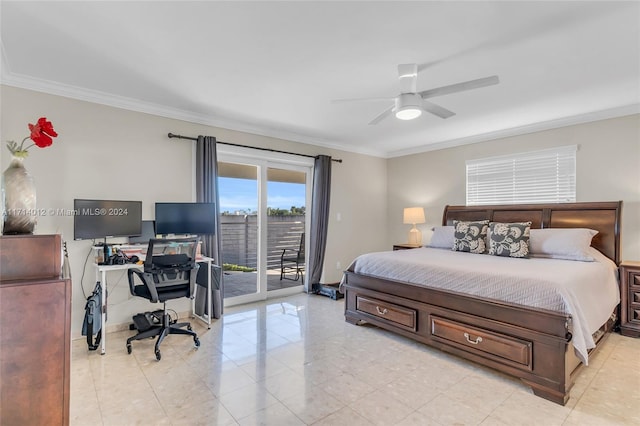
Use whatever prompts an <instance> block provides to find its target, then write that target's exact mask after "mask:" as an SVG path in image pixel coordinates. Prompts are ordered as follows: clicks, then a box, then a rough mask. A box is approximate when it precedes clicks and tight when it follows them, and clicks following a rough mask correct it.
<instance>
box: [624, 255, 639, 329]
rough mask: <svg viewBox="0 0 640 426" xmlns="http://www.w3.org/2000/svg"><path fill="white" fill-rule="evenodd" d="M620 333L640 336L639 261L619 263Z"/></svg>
mask: <svg viewBox="0 0 640 426" xmlns="http://www.w3.org/2000/svg"><path fill="white" fill-rule="evenodd" d="M620 334H622V335H623V336H631V337H640V262H629V261H624V262H622V263H621V264H620Z"/></svg>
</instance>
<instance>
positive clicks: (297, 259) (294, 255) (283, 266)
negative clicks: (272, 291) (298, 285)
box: [280, 232, 304, 281]
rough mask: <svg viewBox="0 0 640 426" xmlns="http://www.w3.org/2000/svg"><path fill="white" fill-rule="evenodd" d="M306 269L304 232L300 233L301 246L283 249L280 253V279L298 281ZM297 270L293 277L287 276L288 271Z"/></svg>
mask: <svg viewBox="0 0 640 426" xmlns="http://www.w3.org/2000/svg"><path fill="white" fill-rule="evenodd" d="M303 270H304V232H303V233H302V234H300V246H299V247H298V249H283V250H282V254H281V255H280V280H283V279H285V280H292V281H298V279H300V278H301V277H303ZM291 272H295V275H294V277H293V278H289V277H287V273H291Z"/></svg>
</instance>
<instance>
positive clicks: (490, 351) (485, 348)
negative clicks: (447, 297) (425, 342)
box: [431, 315, 532, 370]
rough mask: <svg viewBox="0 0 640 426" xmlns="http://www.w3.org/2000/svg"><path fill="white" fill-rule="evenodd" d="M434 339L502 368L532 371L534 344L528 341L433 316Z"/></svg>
mask: <svg viewBox="0 0 640 426" xmlns="http://www.w3.org/2000/svg"><path fill="white" fill-rule="evenodd" d="M431 336H432V337H433V338H434V339H436V340H438V341H440V342H443V343H446V344H448V345H451V346H455V347H457V348H461V349H464V350H465V351H467V352H472V353H475V354H477V355H480V356H483V357H485V358H490V359H493V360H496V361H499V362H502V363H503V364H508V365H512V366H516V367H518V368H523V367H524V368H525V369H527V370H530V369H531V368H532V365H531V342H527V341H525V340H521V339H516V338H515V337H511V336H506V335H503V334H499V333H496V332H493V331H489V330H485V329H481V328H477V327H472V326H469V325H467V324H463V323H459V322H456V321H452V320H448V319H445V318H440V317H436V316H433V315H432V316H431Z"/></svg>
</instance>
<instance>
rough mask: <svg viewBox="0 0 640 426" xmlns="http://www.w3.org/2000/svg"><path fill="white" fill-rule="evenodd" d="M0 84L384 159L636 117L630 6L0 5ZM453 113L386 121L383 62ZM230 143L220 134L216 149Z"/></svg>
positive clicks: (638, 96) (635, 19) (637, 62)
mask: <svg viewBox="0 0 640 426" xmlns="http://www.w3.org/2000/svg"><path fill="white" fill-rule="evenodd" d="M0 14H1V26H2V27H1V31H2V32H1V35H2V50H3V52H2V55H3V56H2V74H1V78H2V80H1V81H2V83H3V84H7V85H12V86H17V87H24V88H29V89H34V90H40V91H44V92H48V93H54V94H59V95H63V96H69V97H74V98H78V99H84V100H90V101H94V102H99V103H104V104H108V105H114V106H118V107H123V108H128V109H132V110H137V111H143V112H149V113H153V114H158V115H162V116H168V117H174V118H179V119H184V120H188V121H193V122H198V123H204V124H210V125H214V126H220V127H225V128H230V129H234V130H241V131H248V132H251V133H257V134H262V135H267V136H275V137H281V138H285V139H290V140H295V141H300V142H305V143H313V144H318V145H322V146H329V147H334V148H340V149H344V150H347V151H353V152H361V153H367V154H372V155H377V156H381V157H393V156H398V155H404V154H408V153H412V152H420V151H427V150H431V149H438V148H442V147H446V146H454V145H459V144H464V143H471V142H477V141H480V140H487V139H491V138H495V137H500V136H508V135H512V134H519V133H525V132H528V131H533V130H538V129H544V128H552V127H557V126H560V125H566V124H571V123H578V122H584V121H589V120H594V119H600V118H608V117H615V116H622V115H627V114H630V113H636V112H640V108H639V105H640V2H637V1H631V2H614V1H600V2H577V1H566V2H561V1H553V2H552V1H549V2H538V1H531V2H523V1H506V2H505V1H496V2H488V1H468V2H457V1H456V2H453V1H447V2H434V1H422V2H396V1H387V2H361V1H350V2H302V1H298V2H266V1H262V2H185V1H172V2H153V3H151V2H147V1H143V2H54V1H46V2H9V1H4V0H3V1H2V3H1V9H0ZM401 63H418V64H420V66H421V68H423V70H422V71H421V72H420V73H419V76H418V91H420V90H426V89H430V88H434V87H439V86H443V85H448V84H453V83H457V82H460V81H466V80H472V79H476V78H481V77H486V76H490V75H494V74H496V75H498V76H499V77H500V84H499V85H497V86H490V87H486V88H482V89H477V90H473V91H467V92H462V93H457V94H454V95H446V96H441V97H438V98H432V99H431V101H433V102H436V103H438V104H440V105H442V106H443V107H445V108H448V109H450V110H452V111H454V112H456V114H457V115H455V116H453V117H451V118H449V119H446V120H443V119H441V118H438V117H435V116H433V115H431V114H423V115H422V116H421V117H419V118H418V119H416V120H413V121H401V120H398V119H396V118H394V117H389V118H387V119H385V120H384V121H382V122H381V123H379V124H378V125H375V126H372V125H369V124H368V123H369V122H370V121H371V120H372V119H373V118H374V117H376V116H377V115H378V114H379V113H380V112H382V111H383V110H384V109H385V108H386V107H387V106H388V104H387V103H385V102H380V101H373V102H361V103H349V104H333V103H331V100H332V99H337V98H361V97H393V96H396V95H397V94H398V93H399V83H398V78H397V65H398V64H401ZM229 142H233V141H229Z"/></svg>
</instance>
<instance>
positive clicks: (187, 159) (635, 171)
mask: <svg viewBox="0 0 640 426" xmlns="http://www.w3.org/2000/svg"><path fill="white" fill-rule="evenodd" d="M0 99H1V100H2V115H1V121H0V125H1V128H0V138H1V140H2V142H3V144H4V143H5V142H6V141H7V140H10V139H16V140H18V141H19V140H21V139H22V138H23V137H25V136H27V134H28V129H27V127H26V126H27V123H29V122H34V120H36V119H37V118H38V117H40V116H46V117H48V118H49V119H50V120H51V121H52V122H53V124H54V126H55V128H56V130H57V131H58V133H59V134H60V136H59V137H58V138H56V140H55V141H54V144H53V146H51V147H49V148H46V149H37V148H34V149H32V150H31V153H30V155H29V157H28V159H27V160H26V166H27V168H28V170H29V171H30V172H31V173H32V174H33V176H34V178H35V180H36V186H37V190H38V207H39V208H54V209H72V207H73V199H74V198H98V199H122V200H126V199H130V200H142V202H143V217H144V218H145V219H146V218H153V205H154V203H155V202H156V201H191V200H192V194H193V178H192V175H193V168H192V156H193V153H192V145H193V144H192V143H190V142H188V141H184V140H178V139H168V138H167V137H166V135H167V133H169V132H173V133H177V134H184V135H198V134H205V135H213V136H216V137H218V139H220V140H223V141H228V142H234V143H239V144H246V145H250V146H260V147H269V148H275V149H281V150H287V151H293V152H299V153H304V154H314V155H315V154H328V155H332V156H333V157H334V158H342V159H343V163H342V164H337V163H333V178H332V190H331V216H330V221H329V235H328V239H327V253H326V257H325V271H324V278H323V281H324V282H336V281H338V280H339V279H340V277H341V275H342V270H343V269H344V268H346V267H347V266H348V264H349V263H350V262H351V261H352V260H353V258H355V257H356V256H357V255H359V254H362V253H365V252H369V251H379V250H389V249H390V248H391V245H392V244H393V243H397V242H404V241H406V238H407V232H408V230H409V226H408V225H403V224H402V209H403V207H407V206H413V205H418V206H424V207H425V209H426V214H427V222H428V223H427V224H425V225H423V226H421V228H422V229H423V232H424V234H425V241H428V239H429V237H430V233H429V232H428V231H427V230H428V229H429V228H430V227H431V226H433V225H438V224H439V223H440V221H441V216H442V209H443V207H444V205H445V204H464V202H465V177H464V170H465V169H464V162H465V160H466V159H470V158H479V157H485V156H492V155H497V154H500V153H508V152H518V151H528V150H533V149H540V148H546V147H550V146H556V145H568V144H578V145H579V151H578V201H598V200H619V199H621V200H624V207H623V230H622V231H623V257H624V258H626V259H640V137H639V128H640V126H639V122H640V121H639V120H640V117H639V116H630V117H623V118H618V119H611V120H605V121H600V122H594V123H589V124H583V125H578V126H570V127H565V128H561V129H555V130H549V131H545V132H539V133H533V134H529V135H524V136H518V137H513V138H505V139H500V140H495V141H490V142H484V143H478V144H474V145H468V146H464V147H458V148H451V149H445V150H440V151H434V152H428V153H423V154H416V155H411V156H406V157H399V158H393V159H389V160H385V159H381V158H376V157H370V156H366V155H359V154H354V153H349V152H343V151H337V150H330V149H327V148H323V147H318V146H313V145H306V144H300V143H296V142H291V141H285V140H280V139H274V138H267V137H263V136H257V135H253V134H248V133H241V132H236V131H231V130H226V129H219V128H214V127H210V126H204V125H198V124H193V123H188V122H184V121H180V120H173V119H167V118H162V117H158V116H153V115H149V114H143V113H137V112H131V111H126V110H122V109H118V108H112V107H108V106H103V105H99V104H94V103H89V102H83V101H78V100H72V99H68V98H63V97H60V96H53V95H47V94H43V93H38V92H33V91H29V90H23V89H18V88H14V87H8V86H0ZM8 163H9V154H8V151H7V150H6V148H4V147H2V149H0V168H1V169H2V170H4V169H5V168H6V167H7V165H8ZM36 233H39V234H46V233H62V234H63V236H64V238H65V239H66V240H67V241H68V243H69V253H70V260H71V266H72V276H73V317H72V324H73V334H74V335H75V336H78V335H79V333H80V331H79V330H80V326H81V323H82V317H83V315H84V310H83V309H84V302H85V296H84V295H83V292H82V289H81V287H80V279H81V277H82V274H83V273H84V274H85V276H84V281H83V287H84V290H85V292H87V293H88V292H90V291H91V289H92V288H93V285H94V280H95V278H94V270H93V267H92V266H91V264H90V263H89V264H86V267H85V259H86V257H87V254H88V252H89V246H90V243H89V242H87V241H73V218H72V217H71V216H67V217H65V216H43V217H40V219H39V223H38V227H37V229H36ZM338 265H339V266H338ZM113 275H115V276H111V275H110V276H109V287H110V289H111V293H110V299H109V303H110V311H109V315H110V316H109V324H110V325H115V324H126V323H128V322H129V321H130V317H131V315H132V314H133V313H136V312H139V311H143V310H148V308H149V305H148V303H147V302H146V301H144V300H138V299H136V298H131V297H130V296H129V292H128V288H127V287H128V284H127V282H126V277H125V276H124V274H122V275H118V274H113ZM179 309H180V308H179ZM183 309H184V310H186V309H187V308H186V305H185V306H184V307H183Z"/></svg>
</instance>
